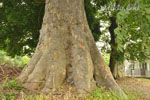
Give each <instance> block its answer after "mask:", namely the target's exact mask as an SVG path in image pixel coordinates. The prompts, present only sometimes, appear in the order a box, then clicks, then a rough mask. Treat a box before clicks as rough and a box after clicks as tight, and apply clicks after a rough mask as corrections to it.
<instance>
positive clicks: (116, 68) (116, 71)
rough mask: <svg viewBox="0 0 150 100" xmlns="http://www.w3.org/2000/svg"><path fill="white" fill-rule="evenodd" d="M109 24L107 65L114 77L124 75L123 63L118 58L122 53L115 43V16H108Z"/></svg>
mask: <svg viewBox="0 0 150 100" xmlns="http://www.w3.org/2000/svg"><path fill="white" fill-rule="evenodd" d="M110 21H111V26H110V27H109V32H110V35H111V42H110V45H111V53H110V61H109V67H110V70H111V73H112V75H113V77H114V78H115V79H117V78H121V77H124V71H123V68H122V67H124V65H123V63H121V62H122V61H118V60H120V59H119V58H122V57H123V54H122V53H121V52H120V51H119V50H117V43H116V40H115V39H116V36H115V32H114V30H115V29H116V28H117V26H118V25H117V22H116V17H110Z"/></svg>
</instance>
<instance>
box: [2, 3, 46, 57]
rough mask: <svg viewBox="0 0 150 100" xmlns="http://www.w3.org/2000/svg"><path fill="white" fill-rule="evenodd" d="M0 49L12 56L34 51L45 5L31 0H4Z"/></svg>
mask: <svg viewBox="0 0 150 100" xmlns="http://www.w3.org/2000/svg"><path fill="white" fill-rule="evenodd" d="M1 3H2V4H3V6H2V7H1V8H0V49H1V50H5V51H7V53H8V54H9V55H11V56H15V55H25V54H31V52H33V51H34V49H35V47H36V45H37V42H38V38H39V30H40V28H41V24H42V19H43V15H44V5H45V4H44V3H42V2H40V3H38V2H33V1H31V0H2V1H1Z"/></svg>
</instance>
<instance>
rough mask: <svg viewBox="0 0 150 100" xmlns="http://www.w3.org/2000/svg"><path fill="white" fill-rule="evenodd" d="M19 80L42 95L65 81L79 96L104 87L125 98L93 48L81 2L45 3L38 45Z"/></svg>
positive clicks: (50, 0)
mask: <svg viewBox="0 0 150 100" xmlns="http://www.w3.org/2000/svg"><path fill="white" fill-rule="evenodd" d="M57 4H59V5H57ZM62 8H63V9H62ZM68 8H69V9H68ZM68 14H69V17H68ZM18 80H20V81H23V82H24V85H25V86H26V87H28V88H30V89H41V91H42V92H49V90H51V89H55V88H56V87H58V86H60V85H61V84H63V83H64V82H68V83H70V84H73V85H74V86H75V87H76V89H77V90H78V92H79V93H81V94H85V93H90V92H91V91H92V90H94V89H96V87H100V86H104V87H107V88H110V89H112V90H116V91H117V92H118V94H119V95H120V96H124V97H125V96H126V95H125V94H124V93H123V92H122V90H121V88H120V87H119V86H118V85H117V83H116V82H115V81H114V79H113V77H112V75H111V72H110V70H109V68H108V67H107V66H106V64H105V63H104V61H103V59H102V57H101V55H100V53H99V51H98V49H97V47H96V44H95V41H94V39H93V36H92V34H91V31H90V29H89V26H88V24H87V20H86V15H85V11H84V2H83V0H74V1H72V2H70V1H69V0H64V1H62V2H60V1H59V0H46V6H45V15H44V19H43V25H42V29H41V31H40V39H39V43H38V46H37V48H36V51H35V53H34V55H33V57H32V59H31V61H30V62H29V64H28V65H27V66H26V67H25V69H24V70H23V71H22V73H21V75H20V76H19V77H18Z"/></svg>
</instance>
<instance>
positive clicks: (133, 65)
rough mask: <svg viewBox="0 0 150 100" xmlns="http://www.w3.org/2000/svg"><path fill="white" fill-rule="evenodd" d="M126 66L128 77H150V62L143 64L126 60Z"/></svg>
mask: <svg viewBox="0 0 150 100" xmlns="http://www.w3.org/2000/svg"><path fill="white" fill-rule="evenodd" d="M124 64H125V74H126V76H133V77H150V60H146V61H145V62H142V63H140V62H138V61H127V60H126V61H125V63H124Z"/></svg>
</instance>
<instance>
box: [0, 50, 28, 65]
mask: <svg viewBox="0 0 150 100" xmlns="http://www.w3.org/2000/svg"><path fill="white" fill-rule="evenodd" d="M29 60H30V58H29V57H28V56H22V57H20V56H15V57H14V58H12V57H10V56H7V54H6V52H4V51H0V64H4V63H7V64H8V65H9V66H18V67H24V66H25V65H26V64H27V63H28V62H29Z"/></svg>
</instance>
